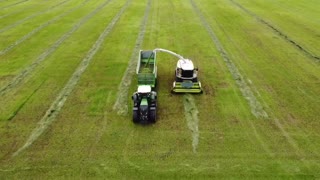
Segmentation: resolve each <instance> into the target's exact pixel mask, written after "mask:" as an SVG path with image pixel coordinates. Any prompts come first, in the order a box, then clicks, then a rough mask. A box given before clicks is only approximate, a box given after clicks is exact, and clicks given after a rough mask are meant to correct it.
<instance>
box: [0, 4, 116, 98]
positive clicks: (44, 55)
mask: <svg viewBox="0 0 320 180" xmlns="http://www.w3.org/2000/svg"><path fill="white" fill-rule="evenodd" d="M110 1H111V0H107V1H105V2H104V3H103V4H101V5H100V6H98V7H97V8H96V9H95V10H93V11H92V12H90V13H89V14H87V15H86V16H85V17H83V18H82V19H81V20H80V21H79V22H78V23H77V24H75V25H74V26H73V27H72V29H70V30H69V31H68V32H67V33H65V34H64V35H63V36H61V38H60V39H58V40H57V41H56V42H55V43H54V44H53V45H52V46H51V47H49V48H48V49H47V50H46V51H45V52H43V53H42V54H41V55H40V56H39V57H38V58H37V59H36V60H35V61H34V62H33V63H32V64H31V65H30V66H28V67H26V68H25V69H24V70H22V72H21V73H19V74H18V75H17V76H15V77H14V79H13V80H12V81H10V82H9V83H8V84H7V85H5V86H4V87H3V88H1V89H0V97H1V96H3V95H5V94H6V93H7V92H9V91H10V90H11V89H12V88H14V87H16V86H17V85H18V84H19V83H21V82H22V81H23V80H24V78H25V77H26V76H27V75H28V74H30V73H31V72H32V71H33V70H34V69H35V68H36V67H37V66H38V65H39V64H40V63H41V62H42V61H44V60H45V59H46V58H47V57H48V56H49V55H50V54H51V53H53V52H54V51H55V50H56V49H57V48H58V47H59V46H60V45H61V44H62V43H63V42H64V41H65V40H66V39H67V38H69V37H70V36H71V35H72V33H74V32H75V31H76V30H77V29H79V28H80V27H81V26H82V25H83V24H84V23H85V22H87V21H88V20H89V19H90V18H91V17H92V16H94V15H95V14H96V13H98V12H99V11H100V10H101V9H102V8H103V7H105V6H106V5H107V4H108V3H109V2H110Z"/></svg>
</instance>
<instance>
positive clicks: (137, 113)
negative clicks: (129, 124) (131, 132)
mask: <svg viewBox="0 0 320 180" xmlns="http://www.w3.org/2000/svg"><path fill="white" fill-rule="evenodd" d="M132 116H133V119H132V120H133V122H134V123H138V122H139V111H138V110H133V114H132Z"/></svg>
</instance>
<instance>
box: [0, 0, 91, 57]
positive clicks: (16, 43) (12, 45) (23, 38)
mask: <svg viewBox="0 0 320 180" xmlns="http://www.w3.org/2000/svg"><path fill="white" fill-rule="evenodd" d="M88 2H89V0H85V1H84V2H83V3H81V4H80V5H78V6H76V7H74V8H72V9H69V10H68V11H66V12H64V13H62V14H60V15H59V16H56V17H54V18H53V19H51V20H49V21H47V22H45V23H43V24H41V25H40V26H38V27H37V28H35V29H34V30H32V31H31V32H29V33H28V34H26V35H24V36H23V37H22V38H20V39H18V40H17V41H15V42H14V43H12V44H10V45H9V46H8V47H6V48H5V49H3V50H1V51H0V56H1V55H4V54H6V53H7V52H8V51H10V50H11V49H13V48H15V47H16V46H18V45H19V44H20V43H22V42H24V41H25V40H26V39H28V38H30V37H31V36H32V35H34V34H36V33H37V32H39V31H40V30H42V29H43V28H45V27H47V26H49V25H50V24H52V23H54V22H56V21H58V20H59V19H61V18H62V17H64V16H66V15H67V14H70V13H71V12H73V11H75V10H77V9H79V8H80V7H82V6H84V5H85V4H86V3H88Z"/></svg>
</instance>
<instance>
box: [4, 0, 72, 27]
mask: <svg viewBox="0 0 320 180" xmlns="http://www.w3.org/2000/svg"><path fill="white" fill-rule="evenodd" d="M68 1H70V0H65V1H62V2H59V3H58V4H56V5H53V6H51V7H49V8H48V9H46V10H44V11H40V12H37V13H34V14H32V15H31V16H28V17H25V18H23V19H21V20H19V21H17V22H15V23H13V24H10V25H8V26H6V27H4V28H2V29H0V33H3V32H5V31H7V30H9V29H11V28H14V27H16V26H18V25H20V24H22V23H24V22H26V21H27V20H29V19H31V18H34V17H37V16H39V15H41V14H44V13H46V12H49V11H51V10H53V9H54V8H57V7H59V6H61V5H63V4H65V3H67V2H68Z"/></svg>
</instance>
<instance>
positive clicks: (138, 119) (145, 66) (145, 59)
mask: <svg viewBox="0 0 320 180" xmlns="http://www.w3.org/2000/svg"><path fill="white" fill-rule="evenodd" d="M136 73H137V78H138V90H137V91H136V92H135V93H134V94H133V96H132V100H133V113H132V116H133V122H134V123H154V122H156V112H157V93H156V92H155V89H156V85H157V66H156V53H155V52H154V51H142V50H140V53H139V58H138V64H137V70H136Z"/></svg>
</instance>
